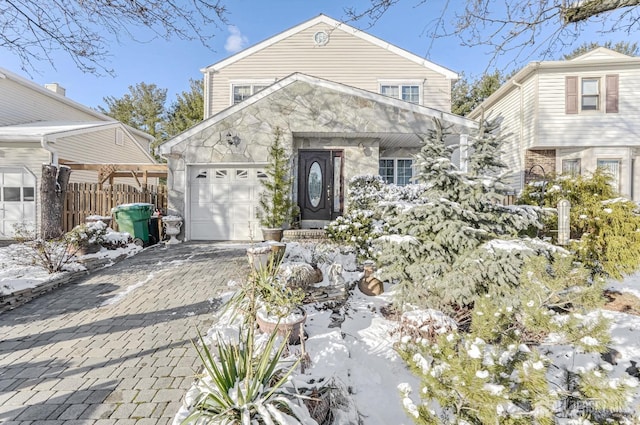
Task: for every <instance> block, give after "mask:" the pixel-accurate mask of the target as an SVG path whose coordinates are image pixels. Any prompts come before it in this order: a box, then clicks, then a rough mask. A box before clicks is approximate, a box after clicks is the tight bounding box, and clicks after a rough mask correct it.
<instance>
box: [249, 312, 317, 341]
mask: <svg viewBox="0 0 640 425" xmlns="http://www.w3.org/2000/svg"><path fill="white" fill-rule="evenodd" d="M306 320H307V313H306V312H305V311H304V310H303V309H302V308H298V309H296V313H295V315H291V316H288V317H284V318H282V319H280V322H277V318H272V317H270V316H268V315H267V312H266V311H265V310H264V309H259V310H258V312H257V314H256V322H258V327H259V328H260V330H261V331H262V332H264V333H269V334H270V333H271V332H273V331H274V330H275V329H278V335H280V336H285V335H287V333H289V344H291V345H297V344H300V333H301V332H304V323H305V322H306Z"/></svg>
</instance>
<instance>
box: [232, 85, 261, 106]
mask: <svg viewBox="0 0 640 425" xmlns="http://www.w3.org/2000/svg"><path fill="white" fill-rule="evenodd" d="M267 86H268V84H263V83H260V84H249V83H247V84H243V83H240V84H232V85H231V92H232V95H231V97H232V101H233V104H234V105H235V104H236V103H240V102H242V101H243V100H245V99H246V98H248V97H251V96H253V95H254V94H256V93H258V92H259V91H260V90H262V89H264V88H266V87H267Z"/></svg>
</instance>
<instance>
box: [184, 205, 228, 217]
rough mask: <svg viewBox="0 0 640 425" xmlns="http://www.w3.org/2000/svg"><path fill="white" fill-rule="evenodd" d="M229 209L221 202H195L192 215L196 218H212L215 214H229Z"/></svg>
mask: <svg viewBox="0 0 640 425" xmlns="http://www.w3.org/2000/svg"><path fill="white" fill-rule="evenodd" d="M227 214H228V209H227V208H226V207H225V206H224V205H219V204H200V205H198V204H195V205H193V204H192V206H191V217H192V218H193V219H194V220H210V219H211V217H213V216H214V215H216V216H221V215H227Z"/></svg>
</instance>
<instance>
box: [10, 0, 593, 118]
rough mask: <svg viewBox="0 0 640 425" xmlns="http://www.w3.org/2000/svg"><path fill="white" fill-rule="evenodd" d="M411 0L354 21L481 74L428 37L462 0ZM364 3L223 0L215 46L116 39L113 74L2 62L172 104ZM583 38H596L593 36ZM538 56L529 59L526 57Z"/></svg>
mask: <svg viewBox="0 0 640 425" xmlns="http://www.w3.org/2000/svg"><path fill="white" fill-rule="evenodd" d="M416 3H418V1H403V2H400V3H399V4H397V5H395V6H394V7H393V8H392V9H391V10H390V11H388V12H387V14H385V15H384V16H383V17H382V19H381V20H379V21H378V22H377V23H376V24H375V26H373V27H372V28H367V25H368V23H367V22H366V20H363V21H359V22H357V23H351V25H353V26H356V27H358V28H361V29H364V30H365V31H367V32H368V33H370V34H372V35H374V36H376V37H379V38H381V39H383V40H386V41H388V42H390V43H392V44H395V45H396V46H398V47H401V48H403V49H406V50H409V51H410V52H412V53H415V54H417V55H419V56H422V57H426V58H428V59H430V60H431V61H433V62H435V63H437V64H439V65H442V66H444V67H446V68H449V69H451V70H453V71H455V72H459V73H460V72H464V73H465V74H466V75H468V76H477V75H480V74H481V73H482V72H483V71H484V70H485V69H486V67H487V63H488V61H489V59H490V51H488V50H487V49H483V48H479V47H476V48H469V47H462V46H460V43H459V40H458V39H457V38H454V37H451V38H444V39H436V40H433V41H432V40H431V39H430V38H429V37H428V36H427V32H428V27H429V25H430V22H431V21H432V20H433V19H434V18H435V17H437V16H439V15H440V11H441V8H442V7H443V5H444V4H446V3H448V4H449V12H452V11H454V10H455V9H454V8H457V7H461V5H462V4H464V3H463V2H462V1H461V0H449V1H448V2H447V1H446V0H435V1H434V0H430V1H429V3H428V5H423V6H419V7H415V6H414V5H415V4H416ZM367 4H368V2H367V1H366V0H345V1H337V0H227V1H226V5H227V9H228V11H229V15H228V19H229V23H230V24H231V25H232V26H229V27H223V28H220V29H219V31H217V33H216V37H215V38H214V40H213V41H212V43H211V44H212V48H213V50H214V51H212V50H209V49H207V48H205V47H203V46H202V45H201V44H200V42H199V41H195V40H194V41H189V42H187V41H180V40H173V41H165V40H153V39H152V38H151V36H150V35H145V34H144V33H140V34H137V37H138V38H140V39H141V40H143V41H144V42H142V43H139V42H135V41H132V40H130V39H128V38H123V39H122V40H121V41H120V44H118V43H116V42H114V43H113V44H112V45H111V53H112V56H111V58H110V62H109V63H107V66H109V67H111V68H113V69H114V70H115V73H116V76H115V77H111V76H101V77H97V76H94V75H91V74H83V73H82V72H81V71H79V70H77V69H76V67H75V65H74V63H73V61H72V60H71V59H70V58H68V57H66V56H64V55H63V54H60V55H57V54H55V53H54V54H53V57H54V60H55V65H56V68H55V69H54V68H52V67H51V66H50V65H49V64H48V63H45V62H42V63H37V64H36V68H37V72H31V75H29V74H27V73H25V72H24V71H22V70H21V69H20V63H19V61H18V60H17V58H15V57H12V56H10V54H9V53H8V52H6V51H2V50H0V55H2V56H1V57H2V61H1V65H0V66H2V67H4V68H7V69H9V70H11V71H13V72H15V73H18V74H20V75H22V76H25V77H27V78H30V79H32V80H33V81H35V82H36V83H38V84H45V83H52V82H57V83H59V84H60V85H62V86H63V87H64V88H65V89H66V90H67V96H68V97H70V98H71V99H73V100H75V101H78V102H80V103H83V104H85V105H87V106H90V107H96V106H98V105H104V102H103V100H102V99H103V98H104V97H106V96H115V97H121V96H122V95H124V94H125V93H127V92H128V87H129V86H130V85H135V84H136V83H138V82H142V81H144V82H145V83H148V84H151V83H154V84H156V85H157V86H158V87H161V88H167V89H168V96H167V100H168V102H167V103H169V102H170V101H171V100H173V99H175V96H176V93H179V92H181V91H184V90H188V87H189V79H190V78H193V79H200V78H201V77H202V74H201V73H200V69H201V68H203V67H205V66H207V65H210V64H212V63H215V62H218V61H219V60H222V59H224V58H226V57H228V56H230V55H231V54H233V52H234V51H237V50H238V49H240V48H243V47H248V46H251V45H253V44H256V43H258V42H260V41H262V40H264V39H266V38H268V37H270V36H272V35H275V34H277V33H279V32H281V31H284V30H286V29H288V28H291V27H293V26H295V25H297V24H299V23H301V22H303V21H306V20H308V19H311V18H313V17H314V16H317V15H318V14H320V13H324V14H326V15H328V16H331V17H332V18H334V19H338V20H341V19H344V18H345V14H344V7H345V5H347V6H355V7H358V6H361V7H362V6H366V5H367ZM586 39H587V40H590V41H592V40H593V41H597V40H598V38H597V37H594V36H591V38H586ZM535 59H537V58H530V59H528V60H527V61H525V63H526V62H528V61H529V60H535ZM508 63H509V58H508V57H505V58H503V59H502V60H501V62H499V63H498V66H501V67H503V68H507V69H508V68H510V67H511V68H512V67H513V65H508Z"/></svg>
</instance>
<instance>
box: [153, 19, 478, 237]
mask: <svg viewBox="0 0 640 425" xmlns="http://www.w3.org/2000/svg"><path fill="white" fill-rule="evenodd" d="M202 71H203V73H204V82H205V84H204V87H205V120H204V121H203V122H201V123H199V124H198V125H196V126H194V127H193V128H191V129H189V130H187V131H185V132H184V133H182V134H180V135H178V136H176V137H175V138H173V139H171V140H169V141H167V142H166V143H164V144H163V145H161V146H160V153H161V154H163V155H164V156H165V157H166V158H167V160H168V166H169V176H168V188H169V209H170V210H171V212H173V213H176V214H179V215H182V216H183V217H184V218H185V226H184V229H185V237H186V238H187V239H203V240H226V239H229V240H248V239H251V238H255V239H260V231H259V227H260V226H259V223H258V220H257V217H256V211H257V205H258V198H259V193H260V191H261V185H260V180H261V179H264V178H265V174H264V172H263V171H264V167H265V164H266V159H267V151H268V148H269V146H270V144H271V143H272V142H273V139H274V135H275V132H276V129H279V130H280V131H281V133H282V136H281V137H282V140H283V141H284V146H285V147H286V149H287V151H288V152H289V153H290V154H291V157H292V170H293V178H294V190H293V193H292V197H293V198H294V200H296V202H297V203H298V206H299V207H300V210H301V217H300V219H301V221H300V224H301V226H302V227H304V228H322V227H323V226H324V225H325V224H326V223H328V221H329V220H331V219H334V218H335V217H336V216H338V215H340V214H342V213H343V211H344V209H345V206H346V204H347V203H348V200H347V199H345V194H346V184H347V183H348V181H349V180H350V179H351V178H352V177H354V176H356V175H360V174H380V175H382V176H383V178H385V180H386V181H388V182H393V183H397V184H407V183H409V182H410V181H411V179H412V176H413V159H412V157H413V154H415V153H416V152H417V151H418V149H419V147H420V139H419V138H418V137H417V136H416V135H417V134H424V133H425V132H427V131H428V130H429V129H431V128H432V123H433V122H432V118H438V119H440V120H442V121H444V122H445V123H446V124H449V125H451V126H452V129H453V131H454V132H455V135H454V136H452V138H451V142H452V143H453V142H457V141H458V139H459V135H460V134H468V133H469V132H470V131H471V129H473V128H475V126H476V124H475V122H473V121H471V120H469V119H466V118H463V117H459V116H457V115H453V114H451V113H450V112H449V111H450V110H451V84H452V82H453V81H455V79H456V78H457V75H456V74H455V73H454V72H452V71H450V70H448V69H446V68H444V67H442V66H439V65H436V64H434V63H432V62H430V61H427V60H425V59H423V58H421V57H419V56H416V55H414V54H412V53H409V52H407V51H406V50H403V49H400V48H398V47H396V46H393V45H391V44H389V43H387V42H385V41H383V40H380V39H378V38H376V37H373V36H371V35H369V34H367V33H365V32H363V31H360V30H358V29H355V28H353V27H350V26H348V25H346V24H344V23H341V22H339V21H336V20H334V19H331V18H329V17H327V16H324V15H320V16H318V17H316V18H313V19H311V20H309V21H306V22H303V23H302V24H300V25H297V26H295V27H293V28H291V29H289V30H287V31H284V32H282V33H280V34H278V35H276V36H274V37H271V38H269V39H267V40H265V41H263V42H261V43H258V44H256V45H255V46H253V47H250V48H248V49H246V50H244V51H242V52H240V53H238V54H236V55H233V56H231V57H229V58H228V59H225V60H223V61H221V62H218V63H216V64H213V65H211V66H208V67H206V68H204V69H203V70H202Z"/></svg>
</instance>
